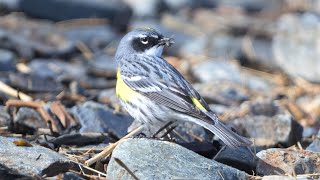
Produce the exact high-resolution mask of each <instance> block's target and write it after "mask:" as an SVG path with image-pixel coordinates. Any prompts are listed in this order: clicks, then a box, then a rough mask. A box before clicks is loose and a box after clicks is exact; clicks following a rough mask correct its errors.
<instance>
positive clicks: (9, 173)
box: [0, 163, 32, 180]
mask: <svg viewBox="0 0 320 180" xmlns="http://www.w3.org/2000/svg"><path fill="white" fill-rule="evenodd" d="M0 177H2V178H4V177H5V178H6V179H8V180H10V179H19V180H31V179H32V178H31V177H30V176H26V175H22V174H19V173H18V172H16V171H13V170H11V169H9V168H8V167H6V166H4V165H2V164H1V163H0Z"/></svg>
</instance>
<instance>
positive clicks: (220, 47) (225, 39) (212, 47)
mask: <svg viewBox="0 0 320 180" xmlns="http://www.w3.org/2000/svg"><path fill="white" fill-rule="evenodd" d="M241 43H242V38H240V37H233V36H232V35H231V34H225V33H216V34H214V35H213V37H212V41H211V44H209V49H208V54H209V56H210V57H224V58H239V57H240V55H241Z"/></svg>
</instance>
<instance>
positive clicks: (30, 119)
mask: <svg viewBox="0 0 320 180" xmlns="http://www.w3.org/2000/svg"><path fill="white" fill-rule="evenodd" d="M13 122H14V123H15V131H16V133H19V132H20V133H26V132H29V133H32V134H33V133H35V132H36V131H37V129H38V128H47V125H46V122H45V121H44V120H43V119H42V117H41V116H40V114H39V113H38V112H37V111H36V110H34V109H31V108H27V107H21V108H20V109H19V111H18V112H17V115H16V116H15V118H14V120H13Z"/></svg>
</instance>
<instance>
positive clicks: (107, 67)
mask: <svg viewBox="0 0 320 180" xmlns="http://www.w3.org/2000/svg"><path fill="white" fill-rule="evenodd" d="M117 67H118V66H117V62H116V61H115V60H114V59H113V57H111V56H109V55H107V54H105V53H100V54H97V55H95V57H93V58H92V60H91V61H90V62H89V67H88V73H90V74H95V75H97V76H103V77H116V73H117Z"/></svg>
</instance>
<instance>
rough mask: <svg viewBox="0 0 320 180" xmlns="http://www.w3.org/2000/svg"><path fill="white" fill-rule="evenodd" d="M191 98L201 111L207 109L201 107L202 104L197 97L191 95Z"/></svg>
mask: <svg viewBox="0 0 320 180" xmlns="http://www.w3.org/2000/svg"><path fill="white" fill-rule="evenodd" d="M191 100H192V102H193V104H194V105H195V106H196V107H197V108H199V109H201V110H202V111H207V109H206V108H204V107H203V105H202V104H201V103H200V102H199V100H198V99H196V98H194V97H192V98H191Z"/></svg>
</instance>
